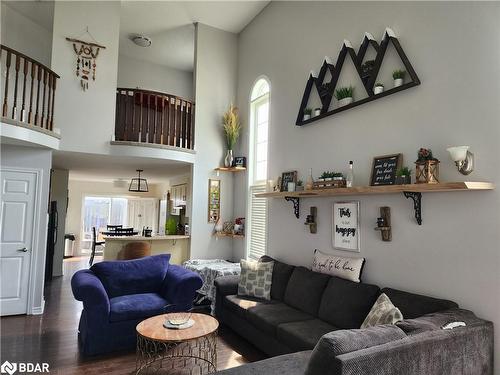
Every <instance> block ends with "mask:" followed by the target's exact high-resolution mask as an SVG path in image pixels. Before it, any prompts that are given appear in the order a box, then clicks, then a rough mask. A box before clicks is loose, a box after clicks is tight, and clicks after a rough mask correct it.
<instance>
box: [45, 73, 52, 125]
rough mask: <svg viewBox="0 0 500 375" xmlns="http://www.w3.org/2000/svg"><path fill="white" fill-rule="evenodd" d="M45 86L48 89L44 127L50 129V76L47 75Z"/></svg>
mask: <svg viewBox="0 0 500 375" xmlns="http://www.w3.org/2000/svg"><path fill="white" fill-rule="evenodd" d="M47 85H48V87H49V93H48V95H47V118H46V119H45V127H46V128H47V129H50V110H51V109H52V107H51V105H50V104H51V103H50V101H51V100H52V95H51V93H52V74H49V76H48V79H47Z"/></svg>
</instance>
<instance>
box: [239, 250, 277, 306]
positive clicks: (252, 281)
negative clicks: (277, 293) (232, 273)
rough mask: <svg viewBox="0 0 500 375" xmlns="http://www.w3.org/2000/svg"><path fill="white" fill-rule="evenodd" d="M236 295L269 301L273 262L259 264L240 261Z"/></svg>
mask: <svg viewBox="0 0 500 375" xmlns="http://www.w3.org/2000/svg"><path fill="white" fill-rule="evenodd" d="M240 265H241V274H240V282H239V283H238V295H239V296H249V297H257V298H262V299H266V300H270V299H271V284H272V282H273V267H274V262H267V263H259V262H251V261H248V260H243V259H242V260H241V262H240Z"/></svg>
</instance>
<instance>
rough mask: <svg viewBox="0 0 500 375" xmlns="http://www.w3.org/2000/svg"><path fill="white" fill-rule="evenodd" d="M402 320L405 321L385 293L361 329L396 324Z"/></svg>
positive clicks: (379, 298)
mask: <svg viewBox="0 0 500 375" xmlns="http://www.w3.org/2000/svg"><path fill="white" fill-rule="evenodd" d="M401 320H403V314H401V311H399V309H398V308H397V307H396V306H394V305H393V304H392V302H391V300H390V299H389V297H387V295H386V294H385V293H382V294H381V295H380V296H379V297H378V298H377V300H376V301H375V303H374V304H373V307H372V309H371V310H370V312H369V313H368V315H367V316H366V319H365V321H364V322H363V324H362V325H361V328H368V327H373V326H377V325H381V324H396V323H397V322H399V321H401Z"/></svg>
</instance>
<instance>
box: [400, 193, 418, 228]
mask: <svg viewBox="0 0 500 375" xmlns="http://www.w3.org/2000/svg"><path fill="white" fill-rule="evenodd" d="M403 194H404V196H405V198H407V199H408V198H411V199H413V209H414V210H415V219H416V220H417V224H418V225H422V193H419V192H414V191H403Z"/></svg>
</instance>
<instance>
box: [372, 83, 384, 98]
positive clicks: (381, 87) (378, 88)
mask: <svg viewBox="0 0 500 375" xmlns="http://www.w3.org/2000/svg"><path fill="white" fill-rule="evenodd" d="M383 92H384V85H383V84H382V83H380V82H377V83H376V84H375V87H374V88H373V93H374V94H375V95H377V94H380V93H383Z"/></svg>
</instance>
